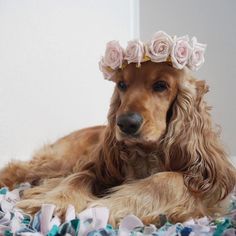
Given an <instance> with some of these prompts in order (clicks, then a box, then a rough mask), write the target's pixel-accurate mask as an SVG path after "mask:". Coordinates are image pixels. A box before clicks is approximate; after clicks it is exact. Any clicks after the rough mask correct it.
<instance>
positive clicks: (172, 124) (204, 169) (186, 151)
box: [162, 75, 236, 202]
mask: <svg viewBox="0 0 236 236" xmlns="http://www.w3.org/2000/svg"><path fill="white" fill-rule="evenodd" d="M208 90H209V88H208V86H207V85H206V83H205V81H197V80H195V79H194V78H192V77H189V76H188V75H185V77H184V78H181V81H180V83H179V92H178V95H177V98H176V101H175V102H174V104H173V106H172V116H171V118H170V121H169V124H168V128H167V132H166V135H165V137H164V138H163V141H162V150H163V161H164V163H165V166H166V168H167V169H169V170H172V171H180V172H182V173H183V175H184V182H185V185H186V186H187V187H188V189H189V190H190V191H191V192H192V193H194V194H196V195H198V196H203V195H204V197H205V199H206V198H207V196H209V197H211V199H212V198H213V197H212V196H214V199H215V201H216V202H218V201H219V200H221V199H224V198H225V197H226V196H227V195H228V193H229V192H231V191H232V190H233V188H234V185H235V184H236V177H235V169H234V167H233V166H232V165H231V163H230V162H229V161H228V159H227V155H226V153H225V151H224V149H223V147H222V145H221V143H220V141H219V132H217V131H216V130H214V128H213V127H212V122H211V116H210V113H209V111H210V107H209V106H208V105H207V104H206V102H205V101H204V99H203V96H204V94H205V93H206V92H208Z"/></svg>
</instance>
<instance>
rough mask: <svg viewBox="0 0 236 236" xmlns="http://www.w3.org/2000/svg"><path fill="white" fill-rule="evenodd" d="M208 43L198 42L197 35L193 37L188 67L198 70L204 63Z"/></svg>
mask: <svg viewBox="0 0 236 236" xmlns="http://www.w3.org/2000/svg"><path fill="white" fill-rule="evenodd" d="M205 50H206V44H202V43H198V42H197V39H196V37H193V38H192V53H191V55H190V57H189V61H188V64H187V66H188V68H189V69H190V70H193V71H197V70H198V69H199V68H200V67H201V66H202V64H203V63H204V61H205V59H204V53H205Z"/></svg>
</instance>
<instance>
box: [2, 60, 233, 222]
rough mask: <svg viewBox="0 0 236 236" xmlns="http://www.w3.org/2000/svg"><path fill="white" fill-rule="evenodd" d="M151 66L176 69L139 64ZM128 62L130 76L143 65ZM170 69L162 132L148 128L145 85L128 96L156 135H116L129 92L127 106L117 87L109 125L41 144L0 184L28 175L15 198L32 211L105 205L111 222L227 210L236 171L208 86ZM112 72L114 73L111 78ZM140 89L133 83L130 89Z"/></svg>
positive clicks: (178, 218) (181, 218)
mask: <svg viewBox="0 0 236 236" xmlns="http://www.w3.org/2000/svg"><path fill="white" fill-rule="evenodd" d="M156 67H158V68H161V70H162V72H160V73H163V71H169V70H173V68H171V69H170V68H169V65H163V63H159V64H157V63H151V62H148V63H143V65H142V67H141V68H142V70H143V73H144V72H145V73H146V74H147V75H149V74H151V72H152V70H156ZM125 70H127V71H128V72H127V73H129V76H131V77H135V75H137V73H138V72H137V71H138V70H140V68H135V66H134V65H129V66H128V67H127V69H125ZM121 73H123V72H121ZM124 73H126V72H124ZM158 73H159V72H158ZM174 75H175V76H173V79H172V80H173V81H175V83H176V86H177V87H176V91H175V90H174V89H173V90H172V92H171V94H172V95H171V96H172V97H173V99H172V100H171V99H169V98H168V99H169V100H168V101H169V102H168V105H165V106H164V105H163V107H162V109H161V110H160V111H158V112H159V113H158V114H159V117H164V118H162V120H160V122H159V124H161V125H162V126H163V132H161V133H160V134H158V135H157V134H155V133H154V136H153V129H150V127H152V126H151V125H150V124H151V117H153V112H151V111H150V109H149V108H147V107H148V106H147V104H146V105H145V104H144V102H143V101H147V100H148V99H149V100H148V101H152V100H150V99H153V95H147V94H146V92H143V96H144V97H142V98H140V101H139V102H135V99H134V102H133V103H132V106H133V107H132V108H133V109H136V110H138V111H139V112H140V113H141V114H142V113H143V114H144V113H145V115H146V116H148V117H149V118H148V119H147V120H146V121H145V123H144V125H143V128H142V129H143V130H144V129H146V130H149V137H156V139H155V140H151V141H145V140H139V139H137V138H135V139H134V138H126V139H124V140H122V139H120V136H119V135H118V134H117V132H118V131H117V125H116V119H117V115H118V113H122V112H124V111H125V109H127V107H128V105H127V104H128V103H126V104H125V105H124V103H125V102H128V100H129V106H130V107H131V105H130V104H131V103H130V97H131V94H129V92H128V91H127V95H126V97H124V96H123V95H121V93H120V92H119V90H118V88H117V87H116V88H115V90H114V93H113V96H112V100H111V105H110V110H109V113H108V125H107V126H106V127H104V126H98V127H93V128H88V129H83V130H81V131H77V132H74V133H72V134H70V135H68V136H66V137H64V138H62V139H60V140H58V141H57V142H56V143H55V144H52V145H49V146H46V147H44V148H43V149H41V150H40V151H39V152H37V153H36V155H35V156H34V158H33V159H32V160H31V161H29V162H19V161H18V162H11V163H10V164H9V165H8V166H7V167H6V168H4V169H3V170H2V171H1V172H0V181H1V185H2V186H8V187H10V188H13V187H14V186H15V184H18V183H21V182H25V181H27V182H30V183H31V184H32V185H33V187H32V188H31V189H29V190H27V191H25V193H24V196H23V198H24V199H23V200H22V201H21V202H20V203H19V204H18V206H19V207H21V208H22V209H24V210H25V211H27V212H29V213H34V212H36V211H37V210H38V209H39V208H40V206H41V204H42V203H45V202H48V203H54V204H56V205H57V213H58V214H62V215H63V214H64V212H65V210H66V208H67V206H68V204H73V205H75V207H76V210H77V211H81V210H83V209H85V208H86V207H90V206H97V205H99V206H101V205H102V206H106V207H108V208H109V209H110V222H111V223H112V224H116V223H117V222H118V221H119V220H120V219H121V218H122V217H124V216H125V215H127V214H130V213H132V214H136V215H137V216H138V217H140V218H141V219H142V220H143V221H144V222H145V223H157V221H158V219H159V214H166V215H167V217H169V218H170V220H172V221H174V222H175V221H184V220H186V219H188V218H190V217H201V216H203V215H211V216H214V214H215V213H219V212H222V211H224V210H226V206H227V203H228V197H229V196H230V193H231V192H232V190H233V188H234V186H235V183H236V174H235V173H236V172H235V168H234V167H233V166H232V165H231V163H230V162H229V160H228V157H227V154H226V153H225V151H224V148H223V146H222V144H221V143H220V141H219V133H218V132H217V131H215V128H214V127H212V122H211V116H210V114H209V111H210V107H209V106H208V105H207V104H206V102H205V101H204V100H203V96H204V94H205V93H206V92H207V91H208V86H207V85H206V83H205V82H204V81H197V80H196V79H194V78H193V77H192V76H191V75H190V74H189V72H187V71H185V70H183V71H181V72H176V71H174ZM122 76H124V75H123V74H122ZM117 78H119V75H117V77H116V78H115V79H114V81H115V82H117V81H116V80H119V79H117ZM176 81H177V82H176ZM134 83H138V82H134ZM142 89H143V87H140V85H139V86H136V89H135V91H134V92H133V93H132V94H134V93H136V91H138V94H139V93H140V91H141V90H142ZM140 95H141V93H140V94H139V95H138V96H140ZM122 96H123V97H122ZM132 96H134V95H132ZM148 96H149V97H148ZM161 96H162V97H160V98H159V99H162V100H163V99H164V98H163V95H161ZM166 97H168V96H166ZM149 103H150V102H149ZM163 104H164V102H163ZM158 107H160V105H158ZM166 108H168V110H166V111H165V112H164V110H165V109H166ZM157 109H158V108H155V107H154V110H155V111H156V110H157ZM151 113H152V116H151V115H150V114H151ZM162 113H163V115H162ZM154 119H155V120H156V116H154ZM160 119H161V118H160ZM155 120H154V123H155V122H156V121H155ZM161 125H160V126H161ZM145 127H146V128H145ZM155 135H156V136H155Z"/></svg>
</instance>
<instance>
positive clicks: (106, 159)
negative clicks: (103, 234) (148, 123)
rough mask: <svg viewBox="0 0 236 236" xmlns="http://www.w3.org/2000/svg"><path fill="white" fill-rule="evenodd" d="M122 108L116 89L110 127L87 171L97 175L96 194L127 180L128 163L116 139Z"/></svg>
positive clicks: (107, 128) (110, 111) (108, 126)
mask: <svg viewBox="0 0 236 236" xmlns="http://www.w3.org/2000/svg"><path fill="white" fill-rule="evenodd" d="M119 106H120V98H119V95H118V92H117V90H116V89H115V91H114V93H113V96H112V98H111V104H110V110H109V113H108V125H107V127H106V129H105V132H104V137H103V139H102V140H101V145H100V146H98V148H97V150H95V151H94V153H93V155H95V156H96V158H95V159H96V161H95V162H92V163H89V165H90V166H86V167H85V169H88V168H87V167H89V169H90V170H91V171H92V172H93V173H95V175H96V180H97V181H96V182H97V183H99V184H97V185H96V186H94V193H95V194H96V195H103V194H104V193H105V192H106V190H108V189H109V188H111V187H114V186H117V185H120V184H122V182H123V181H124V180H125V173H126V163H125V161H124V159H122V152H121V151H120V150H119V149H118V143H117V140H116V138H115V132H114V131H115V124H116V123H115V122H116V112H117V110H118V108H119Z"/></svg>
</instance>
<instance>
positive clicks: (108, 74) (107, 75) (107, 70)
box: [99, 58, 115, 80]
mask: <svg viewBox="0 0 236 236" xmlns="http://www.w3.org/2000/svg"><path fill="white" fill-rule="evenodd" d="M99 69H100V71H101V72H102V73H103V77H104V79H107V80H111V78H112V76H113V75H114V74H115V71H114V70H113V69H111V68H110V67H108V66H107V65H105V63H104V58H102V59H101V60H100V61H99Z"/></svg>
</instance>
